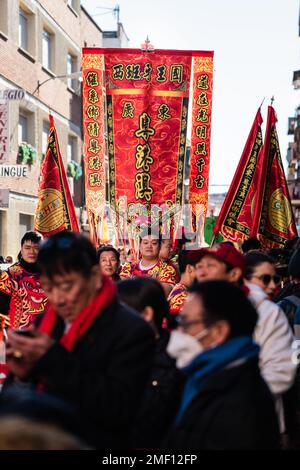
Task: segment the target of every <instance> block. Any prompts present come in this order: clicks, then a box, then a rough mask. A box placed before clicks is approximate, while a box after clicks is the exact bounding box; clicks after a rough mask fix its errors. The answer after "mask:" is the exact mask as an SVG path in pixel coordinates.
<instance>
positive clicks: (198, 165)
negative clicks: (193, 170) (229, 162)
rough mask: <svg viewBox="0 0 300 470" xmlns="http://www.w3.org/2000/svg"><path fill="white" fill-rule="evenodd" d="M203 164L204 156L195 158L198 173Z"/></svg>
mask: <svg viewBox="0 0 300 470" xmlns="http://www.w3.org/2000/svg"><path fill="white" fill-rule="evenodd" d="M204 165H205V161H204V158H202V157H201V158H198V159H197V160H196V167H197V168H198V171H199V173H202V171H203V167H204Z"/></svg>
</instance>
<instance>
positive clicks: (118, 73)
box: [112, 64, 124, 80]
mask: <svg viewBox="0 0 300 470" xmlns="http://www.w3.org/2000/svg"><path fill="white" fill-rule="evenodd" d="M112 78H113V79H114V80H123V78H124V67H123V64H116V65H113V66H112Z"/></svg>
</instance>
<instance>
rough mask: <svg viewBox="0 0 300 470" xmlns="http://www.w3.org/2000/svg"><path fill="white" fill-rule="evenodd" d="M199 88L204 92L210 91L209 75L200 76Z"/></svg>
mask: <svg viewBox="0 0 300 470" xmlns="http://www.w3.org/2000/svg"><path fill="white" fill-rule="evenodd" d="M197 88H202V89H203V90H207V89H208V75H206V74H204V75H200V77H198V80H197Z"/></svg>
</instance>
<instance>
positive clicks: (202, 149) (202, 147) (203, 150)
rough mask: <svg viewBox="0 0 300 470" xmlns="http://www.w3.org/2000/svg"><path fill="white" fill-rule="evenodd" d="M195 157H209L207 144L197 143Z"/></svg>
mask: <svg viewBox="0 0 300 470" xmlns="http://www.w3.org/2000/svg"><path fill="white" fill-rule="evenodd" d="M195 155H207V151H206V143H205V142H198V143H197V149H196V152H195Z"/></svg>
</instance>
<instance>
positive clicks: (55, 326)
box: [4, 232, 154, 448]
mask: <svg viewBox="0 0 300 470" xmlns="http://www.w3.org/2000/svg"><path fill="white" fill-rule="evenodd" d="M38 268H39V271H40V273H41V282H42V285H43V287H44V290H45V293H46V295H47V297H48V299H49V308H48V309H47V311H46V313H45V314H44V316H43V317H42V319H41V321H40V323H39V324H38V325H37V326H35V327H33V328H32V329H31V334H32V337H28V336H24V335H20V334H18V333H17V332H14V331H9V332H8V341H9V342H8V346H7V363H8V366H9V369H10V371H11V375H10V377H9V379H8V382H9V381H11V380H12V379H14V378H17V379H19V380H22V381H23V382H27V383H29V384H31V386H32V385H33V386H34V387H35V389H37V390H40V391H41V393H43V392H47V393H48V394H51V395H53V396H54V397H56V398H59V399H62V400H64V401H65V402H67V403H70V404H71V405H73V406H75V407H76V409H77V410H78V416H79V420H80V428H81V431H82V437H83V438H84V439H85V441H86V442H87V443H88V444H90V445H92V446H94V447H96V448H116V447H117V448H118V447H119V448H124V447H128V446H129V445H130V442H129V436H130V431H131V424H132V422H133V417H134V415H135V412H136V410H137V403H138V401H139V398H140V396H141V394H142V392H143V389H144V386H145V383H146V380H147V376H148V373H149V370H150V367H151V363H152V357H153V351H154V337H153V333H152V330H151V328H150V327H149V326H148V325H147V323H146V322H145V321H144V320H142V319H141V318H140V317H138V316H137V315H135V314H134V313H133V312H132V311H130V310H128V309H127V307H125V306H123V305H120V304H119V302H118V300H117V297H116V287H115V285H114V284H113V282H112V281H111V280H110V279H109V278H107V277H104V276H101V273H100V268H99V265H98V262H97V254H96V250H95V248H94V246H93V245H92V244H91V243H90V242H89V241H88V240H87V238H86V237H84V236H82V235H79V234H77V233H72V232H59V233H57V234H55V235H53V236H52V237H51V238H49V239H48V240H47V241H46V243H45V244H44V245H43V246H42V247H41V250H40V252H39V256H38ZM4 387H5V386H4Z"/></svg>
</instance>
